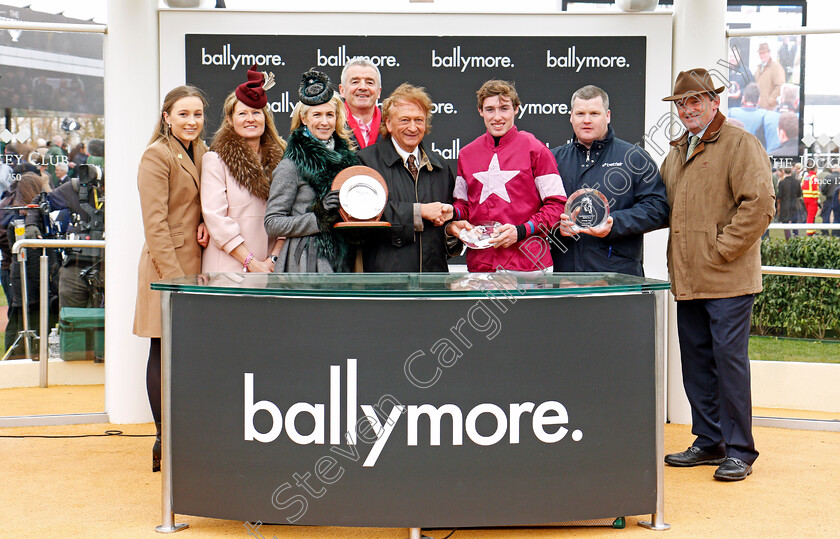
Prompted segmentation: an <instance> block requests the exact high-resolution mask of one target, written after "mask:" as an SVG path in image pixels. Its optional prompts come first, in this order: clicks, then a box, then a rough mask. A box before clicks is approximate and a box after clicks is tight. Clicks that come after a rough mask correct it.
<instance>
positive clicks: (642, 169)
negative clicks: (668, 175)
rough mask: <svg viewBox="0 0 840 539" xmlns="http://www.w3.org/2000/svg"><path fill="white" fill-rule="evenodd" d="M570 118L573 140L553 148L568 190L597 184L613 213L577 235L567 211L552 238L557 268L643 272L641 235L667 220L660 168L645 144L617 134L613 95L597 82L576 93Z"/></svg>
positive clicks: (552, 251) (569, 191) (666, 203)
mask: <svg viewBox="0 0 840 539" xmlns="http://www.w3.org/2000/svg"><path fill="white" fill-rule="evenodd" d="M571 122H572V129H573V130H574V132H575V137H574V139H573V140H572V142H570V143H568V144H566V145H565V146H560V147H558V148H554V149H553V150H551V152H552V153H553V154H554V157H555V159H556V160H557V168H558V170H559V172H560V177H561V178H563V184H564V187H565V188H566V193H568V194H569V196H570V197H571V196H572V193H574V192H575V191H577V190H578V189H581V188H584V187H588V188H591V189H597V190H598V191H600V192H601V193H603V194H604V195H605V196H606V197H607V200H608V201H609V205H610V217H609V218H608V219H607V221H606V223H605V224H603V225H601V226H599V227H593V228H589V229H584V230H580V231H579V232H578V233H577V234H576V233H575V231H574V230H573V229H572V222H571V221H570V220H569V216H568V215H566V214H563V215H562V216H561V219H560V222H559V223H558V224H557V226H555V227H554V229H553V230H552V237H551V238H550V240H551V241H550V243H551V256H552V259H553V261H554V271H555V272H556V273H559V272H577V271H588V272H616V273H626V274H630V275H638V276H644V270H643V268H642V261H643V260H642V254H643V245H642V237H643V235H644V233H645V232H649V231H651V230H656V229H658V228H661V227H663V226H666V225H667V223H668V212H669V209H668V200H667V197H666V194H665V184H664V183H662V177H661V176H660V175H659V168H658V167H657V166H656V163H654V161H653V159H651V157H650V156H649V155H648V154H647V152H645V151H644V150H643V149H642V148H640V147H639V146H635V145H633V144H630V143H628V142H625V141H623V140H621V139H619V138H616V137H615V135H614V134H613V130H612V127H611V126H610V99H609V96H607V93H606V92H605V91H604V90H602V89H600V88H598V87H597V86H591V85H590V86H584V87H583V88H581V89H579V90H578V91H576V92H575V93H574V94H573V95H572V113H571Z"/></svg>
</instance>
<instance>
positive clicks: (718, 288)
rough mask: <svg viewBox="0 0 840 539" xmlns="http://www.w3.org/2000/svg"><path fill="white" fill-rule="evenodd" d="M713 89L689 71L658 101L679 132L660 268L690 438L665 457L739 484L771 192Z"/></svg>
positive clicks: (756, 150) (745, 470) (760, 156)
mask: <svg viewBox="0 0 840 539" xmlns="http://www.w3.org/2000/svg"><path fill="white" fill-rule="evenodd" d="M723 89H724V86H720V87H718V88H715V85H714V83H713V81H712V78H711V76H710V75H709V73H708V72H707V71H706V70H705V69H702V68H695V69H691V70H688V71H683V72H681V73H680V74H679V75H678V76H677V81H676V83H675V84H674V95H671V96H668V97H666V98H664V101H673V102H675V104H676V106H677V114H678V116H679V119H680V121H681V122H682V124H683V125H684V126H685V128H686V132H685V133H684V134H683V136H682V137H680V138H679V139H677V140H675V141H673V142H671V146H672V148H671V151H670V152H669V153H668V155H667V156H666V157H665V162H664V163H663V164H662V179H663V180H664V181H665V187H666V188H667V191H668V202H669V203H670V205H671V219H670V220H671V237H670V240H669V242H668V273H669V275H670V279H671V291H672V292H673V294H674V297H675V299H676V300H677V331H678V334H679V341H680V356H681V360H682V374H683V385H684V387H685V392H686V395H687V396H688V401H689V403H690V404H691V419H692V429H691V432H692V433H693V434H694V435H695V436H696V439H695V441H694V443H693V444H692V445H691V446H690V447H689V448H688V449H687V450H685V451H682V452H680V453H673V454H670V455H667V456H666V457H665V462H666V463H668V464H670V465H671V466H697V465H700V464H714V465H719V466H718V468H717V470H716V471H715V474H714V477H715V479H718V480H721V481H739V480H742V479H745V478H746V477H747V476H748V475H750V473H752V465H753V462H755V460H756V458H758V451H756V449H755V441H754V440H753V435H752V400H751V395H750V362H749V357H748V355H747V347H748V345H749V336H750V316H751V314H752V305H753V298H754V295H755V294H757V293H758V292H761V252H760V241H759V238H761V234H762V233H763V232H764V231H765V230H766V229H767V225H769V224H770V220H771V219H772V218H773V213H774V205H775V196H774V194H773V183H772V181H771V179H770V163H769V160H768V159H767V153H766V152H765V151H764V148H762V146H761V143H760V142H759V141H758V139H757V138H756V137H755V136H754V135H752V134H750V133H747V132H746V131H744V130H743V129H740V128H738V127H735V126H733V125H730V124H728V123H727V122H726V117H725V116H724V115H723V114H721V113H720V111H719V110H718V107H719V106H720V96H719V95H718V94H720V93H721V92H723Z"/></svg>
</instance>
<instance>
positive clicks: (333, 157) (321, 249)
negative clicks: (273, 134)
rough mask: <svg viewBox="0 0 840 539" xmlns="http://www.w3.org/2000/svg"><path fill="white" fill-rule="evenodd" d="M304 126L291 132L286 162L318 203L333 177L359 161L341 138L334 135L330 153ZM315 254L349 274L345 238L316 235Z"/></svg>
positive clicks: (334, 234)
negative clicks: (333, 145)
mask: <svg viewBox="0 0 840 539" xmlns="http://www.w3.org/2000/svg"><path fill="white" fill-rule="evenodd" d="M304 129H306V127H303V126H301V127H300V128H298V129H296V130H294V131H292V134H291V135H289V145H288V146H287V147H286V155H285V159H290V160H291V161H292V162H294V164H295V167H296V168H297V171H298V174H300V177H301V178H302V179H303V180H304V181H305V182H306V183H308V184H309V186H310V187H312V189H313V190H314V191H315V196H316V197H317V200H321V199H322V198H324V196H325V195H326V194H327V193H329V192H330V190H331V189H332V182H333V179H335V176H336V174H338V173H339V172H341V171H342V170H344V169H345V168H347V167H351V166H353V165H357V164H358V163H359V160H358V159H356V154H355V153H353V151H352V150H351V149H350V147H349V146H348V145H347V141H345V140H344V139H343V138H341V137H337V136H335V135H333V140H334V141H335V150H330V149H329V148H327V147H326V146H325V145H324V143H322V142H321V141H319V140H317V139H315V138H313V137H310V136H308V135H307V134H306V133H304V131H303V130H304ZM316 241H317V245H318V254H319V255H321V256H322V257H324V258H326V259H327V260H329V261H330V264H331V265H332V267H333V270H334V271H336V272H341V271H349V270H350V261H349V252H350V247H349V245H348V243H347V240H346V239H345V237H344V236H343V235H342V234H341V233H339V232H336V230H335V229H334V228H331V229H329V230H324V231H321V232H320V233H318V234H317V235H316Z"/></svg>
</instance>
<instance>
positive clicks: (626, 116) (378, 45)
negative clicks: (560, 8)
mask: <svg viewBox="0 0 840 539" xmlns="http://www.w3.org/2000/svg"><path fill="white" fill-rule="evenodd" d="M645 48H646V38H645V37H644V36H630V37H627V36H623V37H614V36H593V37H504V36H502V37H492V38H491V37H453V36H448V37H431V36H311V35H275V36H270V35H269V36H266V35H262V36H245V35H208V34H188V35H187V36H186V71H187V72H186V81H187V82H188V83H190V84H194V85H196V86H198V87H200V88H202V89H203V90H205V91H206V92H207V95H208V97H209V99H210V110H209V114H208V118H207V120H208V121H207V125H208V133H212V132H213V131H214V130H215V129H216V127H218V125H219V121H220V118H221V111H222V103H223V102H224V98H225V97H226V96H227V94H229V93H230V92H232V91H233V90H234V89H235V88H236V86H237V85H238V84H240V83H242V82H244V80H245V72H246V71H247V69H248V68H249V67H250V66H251V65H252V63H257V64H258V68H259V69H260V70H261V71H271V72H273V73H274V75H275V77H276V81H277V85H276V86H275V87H274V88H272V89H271V90H269V91H268V99H269V102H270V103H271V106H272V110H273V111H274V115H275V121H276V123H277V128H278V131H279V132H280V134H281V135H282V136H283V137H286V136H287V135H288V132H289V116H290V114H291V112H292V109H293V107H294V105H295V103H296V102H297V95H298V86H299V84H300V75H301V73H303V72H304V71H306V70H308V69H309V68H312V67H315V68H317V69H320V70H322V71H324V72H326V73H327V74H328V75H329V76H330V78H331V79H332V80H333V82H334V85H335V89H336V90H338V83H339V81H340V75H341V69H342V67H343V66H344V64H345V63H346V62H347V60H349V59H350V58H352V57H353V56H357V55H358V56H368V57H370V58H371V60H372V61H373V62H374V63H376V64H378V65H379V69H380V71H381V73H382V85H383V88H382V99H385V97H387V96H388V94H389V93H390V92H391V91H392V90H393V89H394V88H396V87H397V86H398V85H399V84H401V83H403V82H410V83H411V84H415V85H418V86H424V87H425V88H426V89H427V91H428V92H429V95H430V96H431V98H432V101H433V102H434V103H435V110H436V113H435V115H434V118H433V120H432V125H433V129H432V132H431V133H430V134H429V136H428V137H427V139H426V143H427V144H428V146H429V148H432V144H434V150H436V151H438V152H439V153H440V154H441V155H442V156H443V157H444V158H446V159H448V160H449V161H450V164H453V165H454V162H455V160H456V159H457V156H458V152H459V151H460V148H462V147H464V146H466V145H467V144H469V143H470V142H471V141H472V140H474V139H475V138H476V137H478V136H479V135H481V134H482V133H483V132H484V131H485V129H484V125H483V123H482V120H481V118H480V117H479V116H478V112H477V103H476V95H475V93H476V90H478V88H479V87H480V86H481V84H482V83H484V81H486V80H488V79H492V78H499V79H505V80H511V81H514V82H515V83H516V87H517V91H518V93H519V95H520V99H521V100H522V103H523V106H522V108H521V110H520V115H519V116H518V117H517V119H516V125H517V127H519V128H520V129H524V130H526V131H530V132H532V133H534V135H536V137H537V138H538V139H540V140H541V141H543V142H545V143H547V144H548V145H549V147H555V146H559V145H561V144H565V143H566V142H567V141H568V140H569V139H570V138H571V136H572V129H571V125H570V124H569V105H568V103H569V99H570V98H571V95H572V93H573V92H574V91H575V90H577V89H578V88H580V87H581V86H584V85H587V84H595V85H597V86H600V87H601V88H603V89H604V90H606V91H607V93H608V94H609V95H610V108H611V109H612V123H613V127H614V128H615V130H616V132H617V134H618V136H619V137H621V138H624V139H625V140H629V141H631V142H640V141H641V140H642V135H643V134H644V113H645Z"/></svg>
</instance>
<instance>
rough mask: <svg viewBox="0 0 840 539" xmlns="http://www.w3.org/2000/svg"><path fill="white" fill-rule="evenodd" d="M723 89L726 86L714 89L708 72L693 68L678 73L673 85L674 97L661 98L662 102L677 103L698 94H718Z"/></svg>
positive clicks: (700, 68)
mask: <svg viewBox="0 0 840 539" xmlns="http://www.w3.org/2000/svg"><path fill="white" fill-rule="evenodd" d="M725 88H726V86H720V87H718V88H715V84H714V81H713V80H712V76H711V75H709V72H708V71H706V70H705V69H703V68H702V67H695V68H694V69H689V70H688V71H680V74H679V75H677V82H675V83H674V95H669V96H668V97H663V98H662V101H679V100H680V99H684V98H686V97H691V96H693V95H699V94H719V93H721V92H722V91H723V90H724V89H725Z"/></svg>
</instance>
